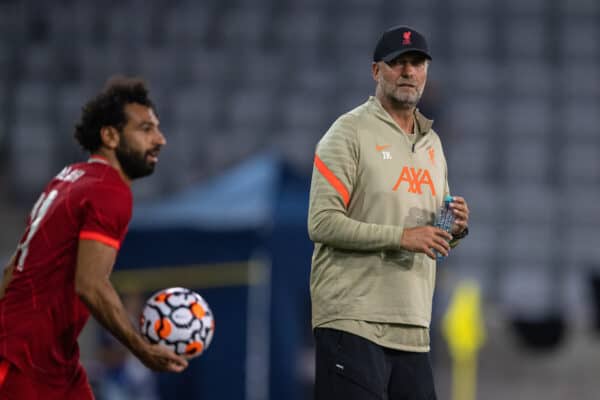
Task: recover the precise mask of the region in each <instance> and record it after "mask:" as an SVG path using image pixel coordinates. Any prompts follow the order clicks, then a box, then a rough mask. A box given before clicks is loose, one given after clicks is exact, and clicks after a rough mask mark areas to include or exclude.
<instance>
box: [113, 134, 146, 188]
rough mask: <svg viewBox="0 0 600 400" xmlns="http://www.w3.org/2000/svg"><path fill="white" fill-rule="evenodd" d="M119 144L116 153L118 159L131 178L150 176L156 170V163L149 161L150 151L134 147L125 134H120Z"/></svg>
mask: <svg viewBox="0 0 600 400" xmlns="http://www.w3.org/2000/svg"><path fill="white" fill-rule="evenodd" d="M120 136H121V138H120V140H119V146H118V147H117V149H116V151H115V154H116V156H117V160H119V163H120V164H121V169H122V170H123V173H125V175H127V176H128V177H129V179H137V178H142V177H144V176H148V175H150V174H152V173H153V172H154V166H155V163H151V162H148V161H147V160H146V159H147V155H148V152H144V153H142V152H140V151H137V150H135V149H134V148H132V147H131V146H130V145H129V143H127V139H125V136H124V135H120Z"/></svg>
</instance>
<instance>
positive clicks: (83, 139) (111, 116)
mask: <svg viewBox="0 0 600 400" xmlns="http://www.w3.org/2000/svg"><path fill="white" fill-rule="evenodd" d="M130 103H138V104H141V105H143V106H146V107H150V108H152V109H154V111H155V112H156V110H155V107H154V104H153V103H152V101H151V100H150V99H149V98H148V88H147V87H146V84H145V82H144V81H143V80H142V79H139V78H128V77H122V76H117V77H113V78H110V79H109V80H108V81H107V83H106V86H105V88H104V90H102V92H100V93H99V94H98V95H97V96H96V97H94V98H93V99H92V100H90V101H89V102H88V103H87V104H86V105H85V106H83V109H82V113H81V119H80V121H79V122H78V123H77V125H76V126H75V139H77V141H78V142H79V144H80V145H81V147H83V148H84V149H85V150H87V151H89V152H90V153H93V152H95V151H96V150H98V149H99V148H100V146H101V145H102V140H101V139H100V129H102V128H103V127H105V126H113V127H115V128H116V129H118V130H119V131H121V129H122V128H123V127H124V126H125V124H126V123H127V115H126V114H125V106H126V105H127V104H130Z"/></svg>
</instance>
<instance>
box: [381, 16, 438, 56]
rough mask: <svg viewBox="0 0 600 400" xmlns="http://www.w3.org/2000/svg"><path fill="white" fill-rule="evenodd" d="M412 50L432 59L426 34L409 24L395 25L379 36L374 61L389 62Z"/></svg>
mask: <svg viewBox="0 0 600 400" xmlns="http://www.w3.org/2000/svg"><path fill="white" fill-rule="evenodd" d="M411 51H414V52H418V53H421V54H423V55H424V56H425V57H427V58H428V59H430V60H431V56H430V55H429V47H428V46H427V41H426V40H425V36H423V35H421V34H420V33H419V32H417V31H415V30H414V29H412V28H409V27H408V26H402V25H400V26H394V27H393V28H390V29H388V30H387V31H385V32H384V33H383V35H382V36H381V38H379V41H378V42H377V46H375V52H374V53H373V61H374V62H378V61H385V62H389V61H392V60H393V59H394V58H396V57H398V56H400V55H401V54H404V53H408V52H411Z"/></svg>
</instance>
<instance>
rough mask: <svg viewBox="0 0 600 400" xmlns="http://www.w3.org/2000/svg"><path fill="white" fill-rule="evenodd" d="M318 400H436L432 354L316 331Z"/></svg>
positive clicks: (349, 334) (346, 335) (316, 384)
mask: <svg viewBox="0 0 600 400" xmlns="http://www.w3.org/2000/svg"><path fill="white" fill-rule="evenodd" d="M314 333H315V341H316V377H315V400H436V399H437V397H436V394H435V386H434V382H433V372H432V370H431V363H430V360H429V353H415V352H407V351H399V350H393V349H388V348H385V347H382V346H379V345H377V344H375V343H373V342H371V341H369V340H366V339H364V338H362V337H360V336H356V335H353V334H351V333H347V332H342V331H338V330H335V329H327V328H316V329H315V332H314Z"/></svg>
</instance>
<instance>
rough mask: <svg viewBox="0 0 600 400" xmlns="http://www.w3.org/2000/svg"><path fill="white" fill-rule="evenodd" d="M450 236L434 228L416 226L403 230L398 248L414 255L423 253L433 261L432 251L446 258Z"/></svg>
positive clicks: (433, 254)
mask: <svg viewBox="0 0 600 400" xmlns="http://www.w3.org/2000/svg"><path fill="white" fill-rule="evenodd" d="M450 240H452V235H451V234H449V233H448V232H446V231H444V230H443V229H440V228H437V227H435V226H417V227H415V228H407V229H404V233H403V234H402V238H401V239H400V246H402V248H404V249H406V250H408V251H413V252H415V253H425V254H426V255H427V257H429V258H431V259H433V260H435V253H434V250H435V251H437V252H439V253H440V254H442V255H444V256H447V255H448V252H449V251H450V244H449V243H448V242H449V241H450Z"/></svg>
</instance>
